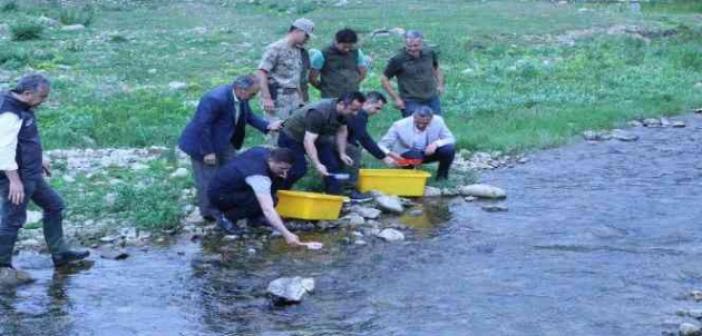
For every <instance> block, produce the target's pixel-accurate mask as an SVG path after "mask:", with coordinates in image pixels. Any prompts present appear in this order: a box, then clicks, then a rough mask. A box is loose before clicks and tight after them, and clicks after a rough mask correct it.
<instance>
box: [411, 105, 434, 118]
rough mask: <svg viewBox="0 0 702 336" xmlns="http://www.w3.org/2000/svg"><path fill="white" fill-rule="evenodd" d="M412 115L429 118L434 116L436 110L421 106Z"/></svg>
mask: <svg viewBox="0 0 702 336" xmlns="http://www.w3.org/2000/svg"><path fill="white" fill-rule="evenodd" d="M412 115H413V116H416V117H421V118H427V117H431V116H433V115H434V110H432V109H431V107H429V106H426V105H420V106H418V107H416V108H415V109H414V110H413V111H412Z"/></svg>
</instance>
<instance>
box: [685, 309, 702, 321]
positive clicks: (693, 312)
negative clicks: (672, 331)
mask: <svg viewBox="0 0 702 336" xmlns="http://www.w3.org/2000/svg"><path fill="white" fill-rule="evenodd" d="M684 316H689V317H692V318H695V319H698V320H702V309H689V310H687V311H685V315H684Z"/></svg>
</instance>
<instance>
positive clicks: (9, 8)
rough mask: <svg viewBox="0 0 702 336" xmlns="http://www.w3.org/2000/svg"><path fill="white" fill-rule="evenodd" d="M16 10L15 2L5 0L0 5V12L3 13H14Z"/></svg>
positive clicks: (13, 0)
mask: <svg viewBox="0 0 702 336" xmlns="http://www.w3.org/2000/svg"><path fill="white" fill-rule="evenodd" d="M17 9H18V6H17V1H15V0H7V1H4V2H3V3H2V4H1V5H0V11H3V12H13V11H16V10H17Z"/></svg>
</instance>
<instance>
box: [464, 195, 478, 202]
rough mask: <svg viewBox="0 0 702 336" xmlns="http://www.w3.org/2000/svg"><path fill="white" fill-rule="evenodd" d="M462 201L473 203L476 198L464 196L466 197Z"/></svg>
mask: <svg viewBox="0 0 702 336" xmlns="http://www.w3.org/2000/svg"><path fill="white" fill-rule="evenodd" d="M463 199H464V200H465V201H466V202H473V201H475V200H477V199H478V198H477V197H475V196H466V197H465V198H463Z"/></svg>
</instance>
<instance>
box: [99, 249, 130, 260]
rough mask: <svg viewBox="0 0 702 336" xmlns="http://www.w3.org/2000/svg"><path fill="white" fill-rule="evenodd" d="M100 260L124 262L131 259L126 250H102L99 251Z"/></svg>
mask: <svg viewBox="0 0 702 336" xmlns="http://www.w3.org/2000/svg"><path fill="white" fill-rule="evenodd" d="M99 254H100V258H103V259H110V260H124V259H127V258H129V253H127V250H125V249H113V248H108V247H105V248H102V249H100V251H99Z"/></svg>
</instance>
